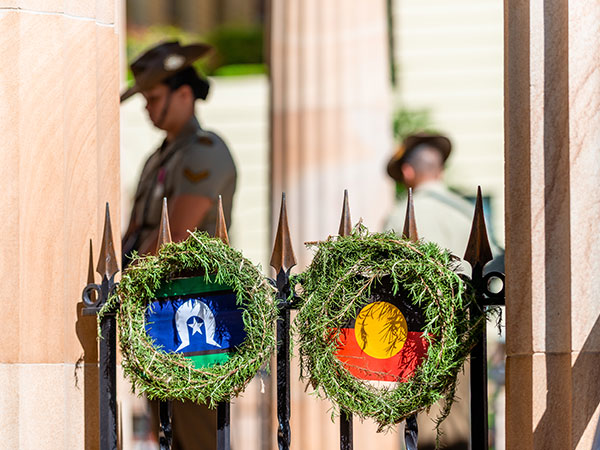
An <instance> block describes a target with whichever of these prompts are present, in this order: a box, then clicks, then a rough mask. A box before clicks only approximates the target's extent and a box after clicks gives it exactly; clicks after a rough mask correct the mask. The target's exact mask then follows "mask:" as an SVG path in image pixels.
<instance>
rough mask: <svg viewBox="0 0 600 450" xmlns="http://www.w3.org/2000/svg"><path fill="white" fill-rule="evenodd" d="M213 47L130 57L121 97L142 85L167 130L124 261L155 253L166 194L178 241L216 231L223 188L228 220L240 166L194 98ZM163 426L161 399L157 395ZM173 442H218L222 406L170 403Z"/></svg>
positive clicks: (140, 197) (204, 91)
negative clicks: (201, 118) (207, 125)
mask: <svg viewBox="0 0 600 450" xmlns="http://www.w3.org/2000/svg"><path fill="white" fill-rule="evenodd" d="M209 51H210V47H209V46H208V45H205V44H194V45H186V46H182V45H180V44H179V42H166V43H162V44H159V45H157V46H156V47H154V48H152V49H150V50H148V51H147V52H146V53H144V54H143V55H141V56H140V57H139V58H138V59H137V60H135V61H134V62H133V63H132V64H131V70H132V72H133V75H134V78H135V84H134V85H133V86H132V87H131V88H129V89H127V90H126V91H125V92H124V93H123V94H122V95H121V101H124V100H126V99H127V98H129V97H130V96H132V95H134V94H136V93H141V94H142V95H143V96H144V98H145V99H146V110H147V112H148V115H149V117H150V120H151V121H152V123H153V124H154V126H156V127H157V128H159V129H161V130H164V131H165V133H166V136H165V139H164V141H163V143H162V145H161V146H160V147H159V148H158V149H157V150H156V151H155V152H154V153H153V154H152V155H151V156H150V157H149V158H148V160H147V161H146V164H145V166H144V169H143V171H142V175H141V177H140V181H139V183H138V187H137V192H136V194H135V203H134V205H133V209H132V212H131V219H130V222H129V226H128V228H127V231H126V233H125V235H124V237H123V265H124V266H125V265H126V264H127V263H128V262H129V256H130V255H131V252H132V251H137V252H138V253H140V254H146V253H153V252H154V251H155V250H156V245H157V242H158V229H159V225H160V218H161V211H162V199H163V197H166V198H167V201H168V205H169V222H170V228H171V236H172V238H173V240H174V241H180V240H184V239H185V238H187V237H188V232H187V230H193V229H198V230H203V231H207V232H208V233H209V234H211V235H212V234H214V230H215V224H216V218H217V207H218V196H219V195H221V196H222V200H223V212H224V215H225V221H226V223H227V225H228V226H229V224H230V221H231V207H232V202H233V194H234V192H235V185H236V169H235V165H234V162H233V159H232V157H231V154H230V152H229V149H228V148H227V145H226V144H225V143H224V142H223V140H222V139H221V138H220V137H219V136H218V135H216V134H215V133H213V132H211V131H206V130H204V129H203V128H202V127H201V126H200V124H199V123H198V120H197V119H196V117H195V114H194V111H195V101H196V100H197V99H202V100H205V99H206V96H207V95H208V90H209V84H208V81H207V80H206V79H204V78H201V77H200V76H198V74H197V72H196V71H195V69H194V68H193V67H192V63H193V62H194V61H196V60H198V59H199V58H201V57H202V56H204V55H206V54H207V53H208V52H209ZM152 408H153V411H152V412H153V416H154V417H153V419H154V420H153V421H154V424H153V425H154V426H153V428H154V429H155V430H157V428H158V419H157V411H156V410H157V404H156V402H153V404H152ZM172 420H173V446H172V448H173V449H183V450H190V449H199V450H211V449H215V448H216V413H215V412H214V411H213V410H209V409H208V408H207V407H206V406H204V405H196V404H194V403H190V402H187V403H182V402H173V403H172Z"/></svg>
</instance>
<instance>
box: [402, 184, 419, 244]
mask: <svg viewBox="0 0 600 450" xmlns="http://www.w3.org/2000/svg"><path fill="white" fill-rule="evenodd" d="M402 237H403V238H404V239H408V240H410V241H412V242H417V241H418V240H419V235H418V233H417V222H416V221H415V207H414V204H413V193H412V188H408V198H407V201H406V217H405V219H404V230H403V231H402Z"/></svg>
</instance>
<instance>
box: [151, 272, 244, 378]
mask: <svg viewBox="0 0 600 450" xmlns="http://www.w3.org/2000/svg"><path fill="white" fill-rule="evenodd" d="M156 297H157V298H156V300H154V301H152V302H150V303H149V305H148V307H147V308H146V324H145V328H146V333H148V335H149V336H150V337H151V338H152V339H153V340H154V345H155V347H157V348H160V349H162V350H164V351H166V352H178V353H182V354H183V356H185V357H187V358H189V359H191V360H192V361H193V363H194V366H195V367H196V368H201V367H210V366H213V365H215V364H220V363H224V362H225V361H227V360H228V359H229V354H230V352H231V351H232V350H234V349H235V348H236V347H237V346H238V345H240V344H241V343H242V342H243V341H244V339H245V338H246V332H245V331H244V322H243V320H242V310H241V309H240V308H239V307H238V306H237V304H236V296H235V293H234V292H233V291H232V290H231V289H230V288H229V287H227V286H223V285H219V284H216V283H211V282H209V283H206V282H205V281H204V277H194V278H180V279H175V280H173V281H171V282H169V283H167V284H166V285H165V286H163V288H161V289H160V290H159V292H158V293H157V295H156Z"/></svg>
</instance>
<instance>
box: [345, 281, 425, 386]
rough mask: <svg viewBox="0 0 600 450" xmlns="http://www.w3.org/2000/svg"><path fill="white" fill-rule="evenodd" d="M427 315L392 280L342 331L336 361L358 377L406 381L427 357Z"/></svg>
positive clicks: (378, 288)
mask: <svg viewBox="0 0 600 450" xmlns="http://www.w3.org/2000/svg"><path fill="white" fill-rule="evenodd" d="M424 325H425V320H424V315H423V312H422V310H421V308H419V307H418V306H416V305H413V304H412V302H411V301H410V299H409V297H408V295H407V293H406V292H405V291H403V290H400V291H399V292H398V293H397V294H396V295H394V294H393V290H392V285H391V282H390V280H389V279H387V278H386V279H384V280H383V282H382V283H380V284H378V285H377V286H376V287H374V288H373V290H372V295H371V298H370V301H369V303H367V304H366V305H365V306H364V307H363V308H362V309H361V310H360V311H359V313H358V315H357V316H356V318H355V319H354V320H352V321H351V322H350V323H348V324H347V326H346V327H343V328H342V329H341V334H340V337H339V344H338V348H337V352H336V356H337V358H338V359H339V360H340V361H341V362H342V363H343V365H344V367H345V368H346V369H347V370H348V371H349V372H350V373H351V374H352V375H354V376H355V377H357V378H360V379H363V380H369V381H392V382H398V381H406V380H408V379H409V378H410V377H411V376H412V375H413V374H414V372H415V369H417V368H418V367H419V366H420V365H421V363H422V362H423V360H424V359H425V358H426V357H427V348H428V342H427V340H426V338H425V337H424V336H423V329H424Z"/></svg>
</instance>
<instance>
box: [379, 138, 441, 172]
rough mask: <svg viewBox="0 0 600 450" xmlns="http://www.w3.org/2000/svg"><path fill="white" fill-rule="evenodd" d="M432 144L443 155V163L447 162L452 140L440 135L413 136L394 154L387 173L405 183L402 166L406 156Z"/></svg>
mask: <svg viewBox="0 0 600 450" xmlns="http://www.w3.org/2000/svg"><path fill="white" fill-rule="evenodd" d="M421 144H430V145H431V146H433V147H435V148H436V149H437V150H439V151H440V153H441V154H442V162H446V160H447V159H448V156H450V153H451V152H452V143H451V142H450V139H448V138H447V137H445V136H440V135H413V136H409V137H407V138H406V139H405V140H404V142H403V145H402V146H401V147H400V148H399V149H398V150H397V151H396V153H394V156H392V157H391V158H390V160H389V162H388V164H387V173H388V175H389V176H390V177H392V178H393V179H394V180H396V181H400V182H403V181H404V177H403V175H402V164H403V162H404V160H405V159H406V156H407V155H408V154H409V153H410V152H411V151H412V149H414V148H415V147H417V146H418V145H421Z"/></svg>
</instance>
